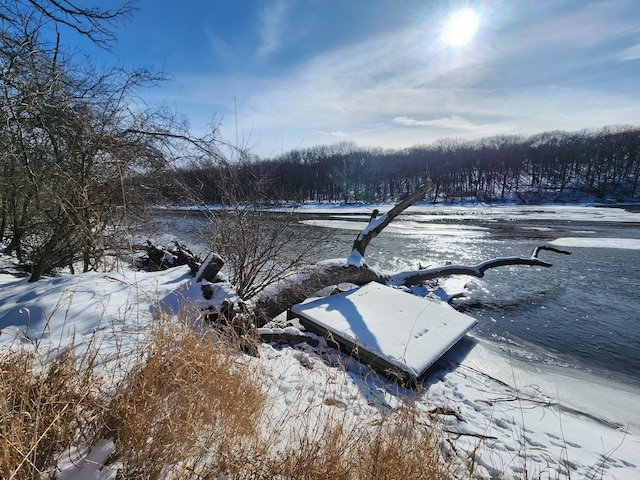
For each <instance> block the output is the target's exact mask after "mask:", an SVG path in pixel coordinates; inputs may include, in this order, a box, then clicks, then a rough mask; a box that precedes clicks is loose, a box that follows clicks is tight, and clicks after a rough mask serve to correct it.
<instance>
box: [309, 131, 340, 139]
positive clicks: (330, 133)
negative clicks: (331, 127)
mask: <svg viewBox="0 0 640 480" xmlns="http://www.w3.org/2000/svg"><path fill="white" fill-rule="evenodd" d="M316 132H317V133H319V134H320V135H322V136H325V137H340V138H344V137H346V136H347V134H346V133H345V132H343V131H339V130H338V131H332V132H325V131H323V130H316Z"/></svg>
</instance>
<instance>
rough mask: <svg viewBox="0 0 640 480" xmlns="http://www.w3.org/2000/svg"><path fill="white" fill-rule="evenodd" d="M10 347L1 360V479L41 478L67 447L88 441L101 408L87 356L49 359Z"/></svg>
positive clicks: (66, 352)
mask: <svg viewBox="0 0 640 480" xmlns="http://www.w3.org/2000/svg"><path fill="white" fill-rule="evenodd" d="M43 357H46V356H45V355H40V354H38V352H37V351H35V352H34V351H26V350H23V349H20V350H10V351H7V352H5V353H3V354H2V358H1V359H0V437H1V440H2V441H1V442H0V478H5V479H31V478H39V477H40V476H41V475H43V473H45V472H46V471H47V470H48V469H50V468H51V467H53V466H54V464H55V461H56V459H57V457H58V455H59V454H60V453H61V452H63V451H65V450H66V449H67V448H69V447H70V446H77V445H78V444H80V443H81V442H90V441H91V438H89V437H91V436H92V435H93V433H94V432H95V431H96V422H97V415H96V414H97V413H98V412H100V411H101V409H102V406H101V405H100V402H99V400H98V398H99V396H98V395H96V394H95V393H96V392H95V386H96V382H95V379H94V374H93V368H91V367H89V366H88V365H87V363H86V361H87V360H90V359H91V358H92V357H91V355H90V354H86V355H85V356H84V357H82V358H81V359H78V358H77V357H76V356H75V355H74V353H73V350H72V348H71V347H69V348H67V349H66V350H64V351H63V352H62V353H61V354H59V355H57V356H56V357H53V358H51V359H47V358H43Z"/></svg>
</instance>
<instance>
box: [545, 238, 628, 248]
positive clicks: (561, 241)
mask: <svg viewBox="0 0 640 480" xmlns="http://www.w3.org/2000/svg"><path fill="white" fill-rule="evenodd" d="M549 243H550V244H551V245H556V246H558V247H590V248H621V249H626V250H640V239H637V238H597V237H560V238H556V239H555V240H552V241H550V242H549Z"/></svg>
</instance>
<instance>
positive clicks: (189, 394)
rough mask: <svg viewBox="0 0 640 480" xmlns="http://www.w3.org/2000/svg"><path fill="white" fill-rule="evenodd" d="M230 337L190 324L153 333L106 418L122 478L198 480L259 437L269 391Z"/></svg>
mask: <svg viewBox="0 0 640 480" xmlns="http://www.w3.org/2000/svg"><path fill="white" fill-rule="evenodd" d="M231 343H232V340H231V339H229V338H226V337H225V338H221V337H219V336H217V335H212V334H210V333H209V334H202V333H198V331H197V330H195V329H192V328H191V327H188V326H186V325H184V324H183V325H177V326H174V327H172V328H168V329H166V328H159V329H157V330H156V331H155V332H154V334H153V337H152V339H151V341H150V343H149V350H150V351H149V353H148V355H147V356H146V360H145V361H144V362H143V363H141V364H140V365H138V366H137V367H135V368H134V369H133V371H132V372H131V373H130V375H129V376H128V377H127V378H125V380H124V383H123V385H122V387H121V388H119V389H118V393H117V395H116V396H115V397H114V398H113V401H112V402H111V408H110V409H109V412H108V416H107V418H106V419H105V425H106V433H107V435H108V436H112V437H113V438H114V440H115V444H116V452H117V455H118V457H119V460H120V461H121V462H122V467H121V475H122V478H157V477H158V475H160V473H161V472H163V471H164V472H166V471H168V470H171V471H172V473H173V474H174V475H177V474H178V473H179V474H180V475H179V478H186V475H188V474H191V476H194V477H195V478H198V476H199V475H200V474H201V472H203V471H205V470H207V469H208V468H209V467H208V465H209V464H210V463H211V462H215V461H218V462H223V463H224V458H225V457H226V456H229V455H232V454H233V453H234V452H233V451H234V448H235V447H236V445H234V443H236V444H237V445H240V444H242V440H243V438H251V437H255V435H256V422H257V416H258V413H259V412H260V411H261V410H262V407H263V404H264V395H263V393H262V391H261V390H260V388H259V386H258V385H256V384H255V383H254V381H253V380H252V379H253V377H254V375H252V373H251V371H250V370H249V369H248V368H247V366H246V364H245V363H243V362H242V360H243V357H242V355H241V354H240V353H239V350H237V349H236V348H234V347H233V345H232V344H231Z"/></svg>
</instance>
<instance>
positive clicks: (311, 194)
mask: <svg viewBox="0 0 640 480" xmlns="http://www.w3.org/2000/svg"><path fill="white" fill-rule="evenodd" d="M230 168H231V167H230V166H229V165H224V166H220V165H217V166H213V165H210V166H208V167H206V168H193V167H192V168H189V169H183V170H181V171H180V172H179V174H178V177H179V178H181V179H182V181H183V182H184V183H185V184H190V185H197V186H198V192H199V194H200V198H201V199H202V201H204V202H210V203H219V202H220V201H223V200H224V199H223V198H222V197H221V192H224V191H225V188H223V185H222V184H221V182H225V180H224V179H225V178H227V177H228V176H229V175H230V173H229V169H230ZM233 169H234V173H233V175H234V178H235V182H236V185H238V184H239V185H241V186H242V185H243V186H244V189H245V190H244V191H241V192H237V193H238V195H239V196H240V197H242V196H245V197H246V196H248V195H250V194H252V192H253V193H255V192H258V193H259V195H260V196H261V198H263V199H264V200H265V201H296V202H302V201H315V202H359V201H364V202H369V201H394V200H397V199H398V198H401V197H403V196H404V195H407V194H409V193H411V192H413V191H414V190H415V189H416V188H417V186H419V185H421V184H424V183H425V182H427V181H429V180H435V181H437V183H438V186H437V189H436V190H435V191H434V192H433V193H432V194H431V196H430V200H432V201H460V200H477V201H508V200H509V201H519V202H523V203H536V202H545V201H579V200H586V199H593V200H600V201H619V202H620V201H633V200H638V196H639V195H640V192H639V189H638V177H639V175H640V127H634V126H610V127H605V128H602V129H598V130H583V131H579V132H563V131H551V132H545V133H540V134H537V135H532V136H521V135H517V136H506V135H502V136H495V137H490V138H484V139H481V140H475V141H463V140H454V139H447V140H441V141H438V142H436V143H434V144H431V145H420V146H415V147H411V148H407V149H402V150H384V149H380V148H361V147H357V146H356V145H354V144H352V143H341V144H337V145H332V146H318V147H313V148H308V149H303V150H294V151H291V152H288V153H286V154H283V155H281V156H279V157H277V158H275V159H271V160H259V159H255V158H254V159H252V160H246V159H245V160H244V161H241V162H238V163H237V164H235V165H234V166H233ZM241 188H242V187H241Z"/></svg>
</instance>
